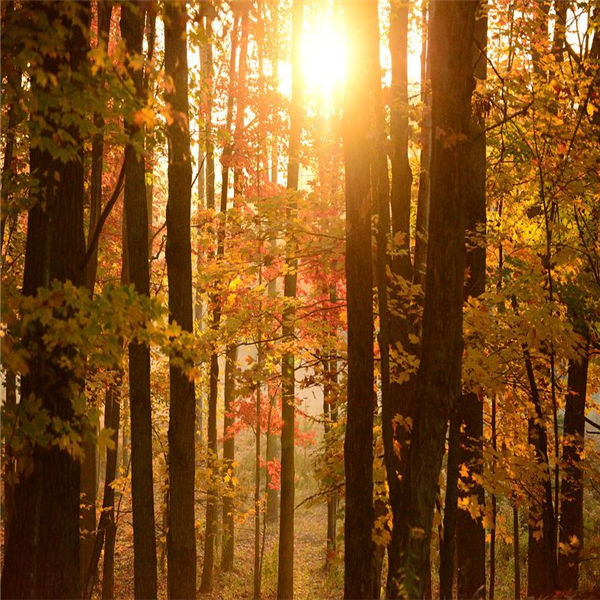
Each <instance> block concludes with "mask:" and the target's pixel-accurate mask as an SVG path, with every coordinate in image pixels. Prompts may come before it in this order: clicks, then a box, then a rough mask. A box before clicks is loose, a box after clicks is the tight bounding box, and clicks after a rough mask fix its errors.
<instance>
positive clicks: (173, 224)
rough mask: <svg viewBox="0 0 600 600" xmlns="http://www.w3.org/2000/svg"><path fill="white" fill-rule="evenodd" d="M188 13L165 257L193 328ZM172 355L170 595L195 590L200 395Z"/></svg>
mask: <svg viewBox="0 0 600 600" xmlns="http://www.w3.org/2000/svg"><path fill="white" fill-rule="evenodd" d="M186 23H187V13H186V7H185V3H184V2H169V3H167V4H166V5H165V73H166V75H167V76H168V77H171V78H172V81H173V88H172V90H170V91H169V93H167V94H166V95H165V100H166V102H167V103H168V105H170V109H171V110H172V111H173V119H172V120H171V122H170V124H169V125H168V126H167V136H168V141H169V166H168V178H169V196H168V201H167V246H166V260H167V271H168V280H169V321H170V322H174V323H177V324H178V325H179V326H180V327H181V328H182V330H183V331H189V332H192V331H193V309H192V246H191V230H190V215H191V188H192V165H191V152H190V132H189V114H188V112H189V111H188V82H187V76H188V72H187V38H186ZM177 360H179V361H180V362H181V360H182V359H181V357H171V358H170V361H169V379H170V409H169V461H168V463H169V509H168V533H167V565H168V593H169V598H184V599H185V598H195V596H196V535H195V525H194V524H195V519H194V475H195V466H196V463H195V430H196V414H195V412H196V397H195V393H194V382H193V380H190V378H189V377H188V375H187V374H186V373H185V372H184V370H183V369H182V367H181V365H178V364H177Z"/></svg>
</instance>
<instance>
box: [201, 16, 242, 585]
mask: <svg viewBox="0 0 600 600" xmlns="http://www.w3.org/2000/svg"><path fill="white" fill-rule="evenodd" d="M238 25H239V16H237V15H236V16H235V18H234V25H233V30H232V33H231V39H232V42H231V56H230V61H229V95H228V98H227V114H226V125H225V127H226V131H227V132H230V131H231V123H232V119H233V101H234V96H235V88H236V85H235V80H236V69H235V59H236V54H237V48H238V33H237V32H238ZM231 155H232V147H231V145H227V146H225V147H224V148H223V156H222V159H221V162H222V165H223V169H222V178H221V203H220V212H221V215H220V216H221V221H220V223H219V226H218V231H217V260H219V259H221V260H222V259H223V256H224V254H225V228H226V222H225V220H226V214H227V193H228V189H229V167H230V162H231ZM212 300H213V303H214V308H213V315H212V327H213V328H215V329H216V328H217V327H218V325H219V322H220V320H221V305H220V300H219V298H217V297H214V298H213V299H212ZM218 385H219V360H218V355H217V354H216V351H215V352H214V353H213V354H212V356H211V359H210V387H209V395H208V423H207V446H208V461H207V465H208V466H209V467H211V472H212V473H213V476H214V473H215V469H214V468H212V467H213V465H214V462H215V461H216V458H217V450H218V448H217V395H218ZM217 500H218V499H217V493H216V490H215V486H214V485H212V484H211V485H209V489H208V493H207V499H206V525H205V532H204V561H203V563H202V579H201V582H200V592H202V593H206V592H210V591H212V589H213V571H214V563H215V543H216V537H217V516H218V515H217Z"/></svg>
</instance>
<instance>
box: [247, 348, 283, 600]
mask: <svg viewBox="0 0 600 600" xmlns="http://www.w3.org/2000/svg"><path fill="white" fill-rule="evenodd" d="M260 353H261V351H260V349H259V354H260ZM258 363H259V364H261V363H262V356H259V360H258ZM260 388H261V385H260V381H259V382H258V383H257V384H256V426H255V430H254V570H253V588H252V591H253V593H252V597H253V599H254V600H260V587H261V569H260V435H261V421H262V414H261V408H262V398H261V389H260ZM278 596H279V594H278Z"/></svg>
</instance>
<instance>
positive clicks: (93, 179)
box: [80, 2, 113, 586]
mask: <svg viewBox="0 0 600 600" xmlns="http://www.w3.org/2000/svg"><path fill="white" fill-rule="evenodd" d="M112 7H113V4H112V2H100V3H98V47H99V48H101V49H102V50H103V51H104V52H107V50H108V36H109V33H110V19H111V15H112ZM98 75H99V77H98V84H97V85H98V87H99V88H100V86H102V84H103V82H104V77H103V73H102V70H100V71H99V73H98ZM98 92H99V93H101V90H100V89H99V90H98ZM94 126H95V127H96V128H97V129H98V131H97V133H96V134H95V135H94V138H93V140H92V157H91V158H92V164H91V173H90V223H89V229H88V245H89V244H90V241H91V240H92V236H93V234H94V231H95V230H96V227H98V221H99V219H100V213H101V212H102V166H103V154H104V131H103V127H104V119H103V117H102V115H100V114H95V115H94ZM88 251H89V248H88ZM97 270H98V244H97V243H94V248H93V250H92V253H91V256H90V258H89V260H88V262H87V265H86V268H85V286H86V288H87V289H88V290H89V292H90V295H93V294H94V287H95V284H96V273H97ZM96 433H97V432H94V431H92V432H90V434H91V435H88V436H86V437H85V439H84V452H85V457H84V459H83V462H82V464H81V503H82V505H84V506H82V508H81V513H80V527H81V529H82V532H83V533H82V535H81V539H80V566H81V577H82V580H81V581H82V586H83V585H85V576H86V574H87V569H88V566H89V564H90V560H91V558H92V553H93V549H94V537H95V536H94V534H95V531H96V497H97V489H96V488H97V486H96V480H97V476H98V474H97V469H96V466H97V465H96V463H97V456H98V452H97V446H96V442H95V440H94V439H93V438H94V437H95V435H96Z"/></svg>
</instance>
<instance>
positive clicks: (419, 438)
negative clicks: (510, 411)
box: [388, 0, 478, 598]
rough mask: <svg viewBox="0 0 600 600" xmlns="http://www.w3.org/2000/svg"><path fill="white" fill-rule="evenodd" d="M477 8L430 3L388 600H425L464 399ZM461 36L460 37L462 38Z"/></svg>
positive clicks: (439, 2)
mask: <svg viewBox="0 0 600 600" xmlns="http://www.w3.org/2000/svg"><path fill="white" fill-rule="evenodd" d="M477 5H478V3H476V2H452V1H441V0H439V1H435V0H434V1H433V2H432V10H431V29H430V31H431V35H430V39H431V62H430V64H431V85H432V130H434V131H437V132H444V133H443V134H440V135H436V136H435V138H434V139H433V140H432V157H431V214H430V224H429V245H428V257H427V276H426V294H425V303H424V313H423V339H422V354H421V362H420V366H419V371H418V374H417V379H416V404H417V411H416V413H415V419H414V422H413V428H412V433H411V444H410V456H409V459H408V464H407V468H406V472H405V474H404V477H403V479H402V514H401V518H400V520H399V523H398V525H399V527H397V526H396V525H395V526H394V530H393V535H396V536H399V543H398V550H399V556H400V561H399V568H397V569H395V572H393V573H391V574H390V577H391V580H392V582H393V583H395V586H394V589H392V590H389V589H388V593H390V595H392V596H397V595H400V594H406V595H407V596H408V597H417V598H420V597H422V595H423V589H424V581H425V569H426V565H427V557H428V554H429V539H430V533H431V524H432V519H433V509H434V504H435V496H436V493H437V488H438V477H439V472H440V468H441V463H442V458H443V454H444V446H445V434H446V424H447V422H448V419H449V417H450V414H451V413H452V411H453V410H454V407H455V405H456V404H457V401H458V398H459V395H460V379H461V357H462V345H463V341H462V310H463V298H464V266H465V206H464V195H465V189H464V180H463V178H462V168H463V167H462V161H463V160H465V159H466V158H467V156H466V152H465V143H464V142H463V141H461V140H462V139H463V138H466V134H467V133H468V129H469V121H470V114H471V93H472V90H473V66H472V59H471V57H472V40H473V37H472V36H473V29H474V24H475V11H476V8H477ZM458 32H460V35H459V34H458Z"/></svg>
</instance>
